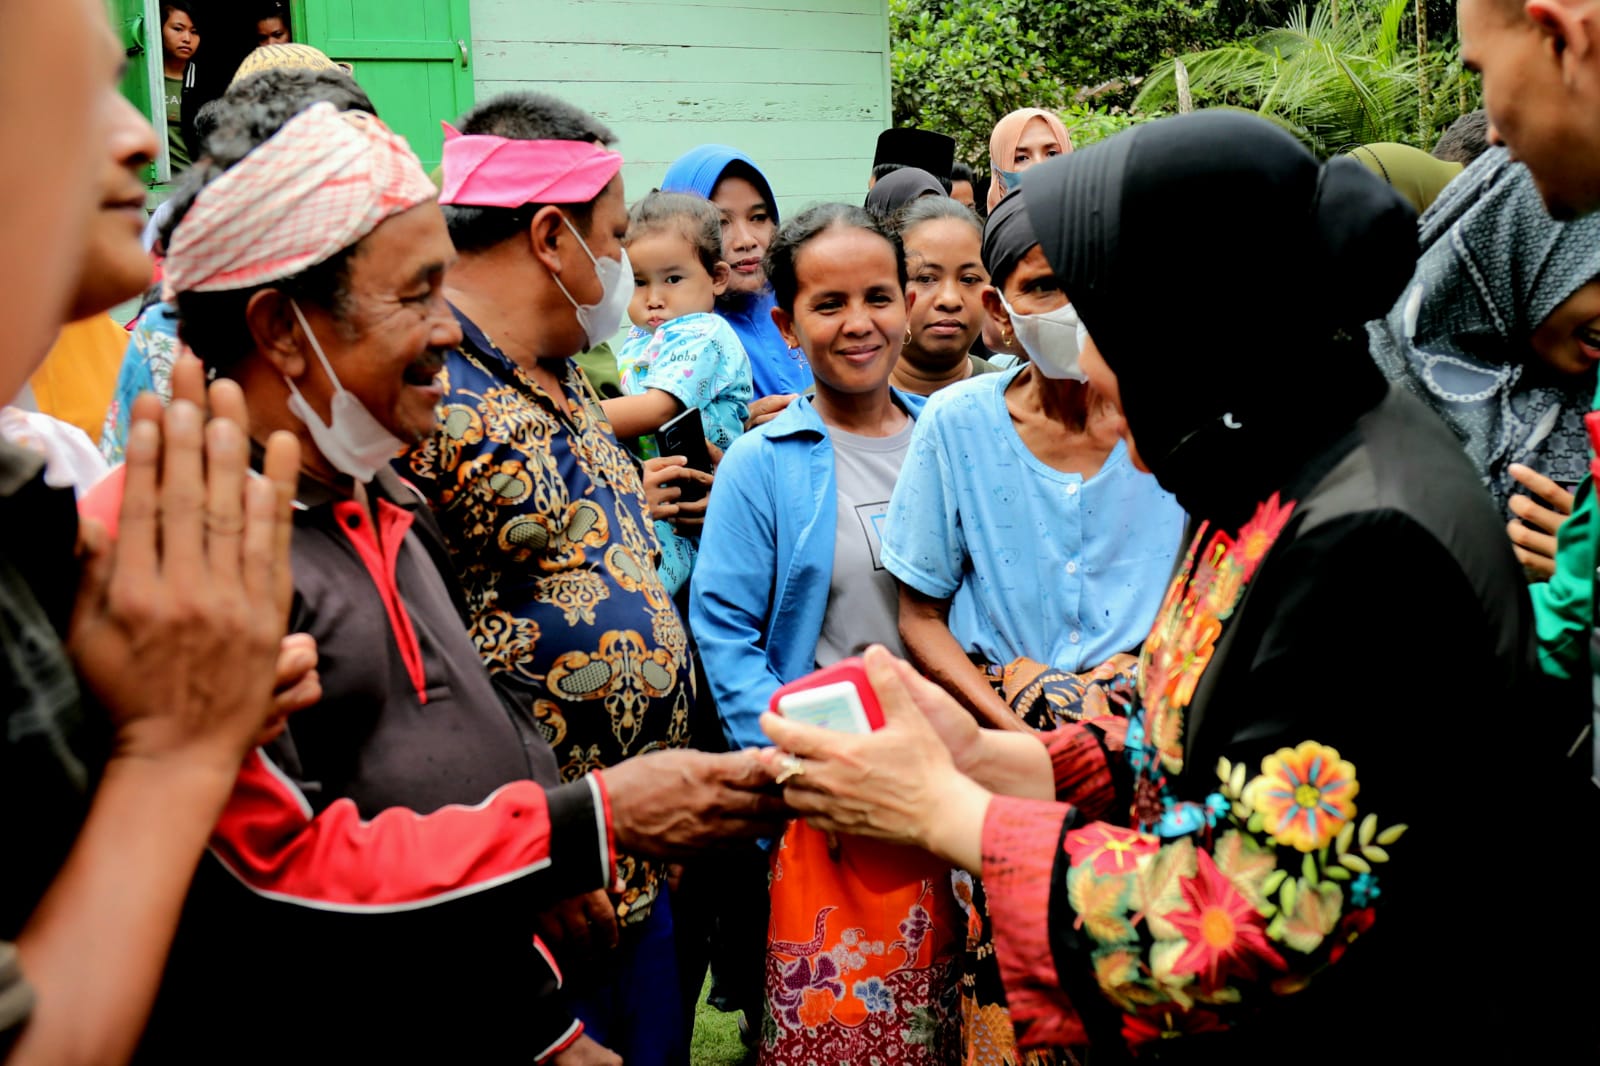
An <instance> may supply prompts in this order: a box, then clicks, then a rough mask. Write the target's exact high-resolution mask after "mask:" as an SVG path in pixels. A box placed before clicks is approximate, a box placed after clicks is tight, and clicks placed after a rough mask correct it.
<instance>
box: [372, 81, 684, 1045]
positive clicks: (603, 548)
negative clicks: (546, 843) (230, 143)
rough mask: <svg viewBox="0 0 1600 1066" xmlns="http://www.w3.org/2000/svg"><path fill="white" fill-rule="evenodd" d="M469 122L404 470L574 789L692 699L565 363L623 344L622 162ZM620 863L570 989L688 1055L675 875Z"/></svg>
mask: <svg viewBox="0 0 1600 1066" xmlns="http://www.w3.org/2000/svg"><path fill="white" fill-rule="evenodd" d="M459 125H460V129H461V131H460V132H459V133H457V132H456V131H455V130H453V129H450V130H447V131H446V140H445V148H444V182H443V192H442V194H441V197H440V200H441V203H443V204H444V214H445V220H446V222H447V223H448V224H449V227H450V236H451V239H452V240H453V241H454V243H455V246H456V249H457V251H458V252H459V253H460V255H461V259H460V262H459V263H458V264H457V265H456V266H455V267H453V268H452V269H451V271H450V275H449V277H448V278H447V279H446V281H445V295H446V297H447V298H448V299H449V302H450V304H451V305H452V307H453V308H454V311H455V320H456V321H457V322H458V323H459V326H460V329H461V332H462V335H463V341H462V343H461V345H460V347H459V348H458V349H457V350H456V351H454V352H451V353H450V354H449V356H448V357H447V359H446V361H445V367H444V374H443V376H442V377H441V379H440V380H441V383H442V384H443V386H444V389H445V396H444V406H443V407H442V409H441V419H440V425H439V428H438V429H437V430H436V431H435V432H434V433H432V434H431V435H429V436H428V437H427V438H426V439H424V440H423V441H422V442H421V443H420V444H419V445H418V446H417V447H415V448H413V449H412V450H411V452H410V453H409V455H407V456H406V457H405V458H404V459H403V460H399V461H397V463H396V469H398V470H399V471H400V472H401V474H402V475H403V476H405V477H406V478H407V479H408V480H410V481H412V482H413V483H414V484H416V486H417V487H418V488H419V489H420V490H421V491H422V493H423V494H424V495H425V496H426V497H427V498H428V502H429V503H430V504H431V505H432V507H433V511H434V514H435V516H436V517H437V519H438V521H439V524H440V526H441V527H442V528H443V529H444V534H445V539H446V541H447V542H448V543H449V545H450V559H451V562H452V563H453V564H454V566H455V570H456V574H457V576H458V577H459V578H460V580H461V584H462V586H463V587H464V588H465V590H466V595H467V606H468V609H469V611H470V613H471V615H472V619H473V625H472V637H473V640H474V641H475V642H476V643H477V647H478V652H479V654H480V655H482V657H483V660H484V662H485V663H487V664H488V666H489V669H490V671H491V672H493V673H494V674H495V675H496V678H497V680H499V681H500V682H502V683H503V684H504V685H506V686H507V687H508V688H510V689H511V690H513V691H514V692H515V693H516V694H517V699H518V701H519V703H520V704H521V705H522V706H524V707H527V708H529V709H530V710H531V711H532V714H533V718H534V720H535V721H536V723H537V724H538V727H539V729H540V731H541V732H542V733H543V735H544V737H545V739H547V740H548V741H549V742H550V745H551V747H552V748H554V749H555V754H556V762H557V764H558V766H559V769H560V773H561V777H562V779H563V780H565V781H576V780H580V779H581V778H582V777H583V776H584V775H585V774H587V773H589V772H590V771H592V770H595V769H597V768H600V767H609V766H617V765H626V763H625V762H624V760H626V759H627V758H629V757H630V756H633V755H636V754H638V753H640V752H645V751H654V750H658V749H663V748H681V747H684V746H686V745H687V744H688V743H689V733H690V711H691V708H692V707H693V706H694V704H695V683H694V679H693V670H692V667H691V663H690V655H689V646H688V643H689V642H688V637H687V634H686V633H685V630H684V627H683V624H682V621H681V620H680V619H679V617H678V612H677V609H676V607H675V606H674V605H673V602H672V599H671V597H670V596H669V595H668V594H667V591H666V589H665V588H663V587H662V585H661V582H660V579H659V578H658V577H657V575H656V564H657V556H658V552H659V548H658V545H657V543H656V538H655V532H654V529H653V525H652V522H651V519H650V514H649V511H648V508H647V505H646V502H645V497H644V493H643V490H642V488H641V484H640V476H639V471H638V468H637V467H636V466H635V465H634V461H633V459H632V458H631V456H630V455H629V453H628V452H627V450H626V449H624V448H622V447H621V446H620V445H619V444H618V443H617V440H616V438H615V436H614V435H613V434H612V432H611V427H610V424H609V423H608V422H607V421H606V419H605V416H604V415H603V414H602V413H601V410H600V406H599V402H598V399H597V397H596V396H595V393H594V390H593V389H592V388H591V387H590V384H589V381H588V379H587V378H586V377H585V376H584V374H583V371H582V370H581V369H579V368H578V366H577V365H576V364H575V363H574V362H573V356H575V355H576V354H578V353H579V352H582V351H585V350H586V349H589V348H593V347H594V346H595V345H597V344H599V343H601V342H603V341H606V340H608V339H609V338H610V337H611V336H612V335H613V334H615V333H616V332H617V330H618V328H619V327H620V326H621V325H622V323H623V316H624V315H625V313H626V312H627V308H628V301H629V299H630V298H631V297H632V294H633V287H634V281H633V272H632V270H631V268H630V267H629V265H628V261H627V255H626V254H625V253H624V252H623V250H622V247H621V244H620V241H621V238H622V236H623V233H624V232H625V230H626V228H627V224H628V215H627V210H626V205H625V203H624V201H623V191H622V178H621V174H620V171H621V169H622V157H621V156H620V155H618V154H617V153H616V152H613V151H611V150H609V149H608V148H607V147H606V146H607V144H608V143H609V142H610V141H611V140H612V136H611V132H610V131H609V130H608V129H606V128H605V127H604V126H603V125H601V124H600V123H599V122H597V121H596V120H595V119H594V118H593V117H592V116H590V115H589V114H587V113H585V112H583V111H581V110H579V109H577V108H575V107H572V106H570V105H568V104H566V103H563V102H562V101H560V100H556V99H553V98H551V97H547V96H538V95H535V94H528V93H513V94H507V95H505V96H500V97H496V98H495V99H492V100H488V101H486V102H484V103H482V104H480V105H478V106H477V107H476V108H474V109H473V110H472V111H470V112H468V113H467V115H466V116H465V117H464V118H463V119H462V121H461V122H460V124H459ZM609 772H610V771H607V773H608V774H609ZM628 850H629V849H627V848H624V851H625V852H626V851H628ZM620 870H621V874H622V877H621V884H620V891H617V892H614V893H613V894H612V899H611V901H610V906H609V907H605V901H604V900H599V901H597V902H598V904H599V905H600V906H601V907H603V908H605V909H603V910H599V911H597V910H596V909H593V907H591V909H589V910H588V911H587V912H586V914H585V915H584V919H585V920H569V921H568V922H567V923H566V927H567V931H568V934H569V937H568V942H567V943H566V944H565V945H563V948H558V951H557V955H558V958H560V959H561V960H562V962H563V964H564V965H566V966H567V969H568V973H567V978H568V980H567V986H566V991H567V993H568V996H569V998H570V1001H571V1002H572V1003H573V1005H574V1009H575V1010H576V1012H577V1014H578V1017H580V1018H582V1019H583V1021H584V1023H585V1024H586V1025H587V1026H588V1027H589V1032H590V1033H591V1034H592V1035H593V1036H594V1037H595V1039H597V1040H599V1041H600V1042H601V1043H603V1044H605V1045H606V1046H607V1047H609V1048H612V1049H613V1050H614V1051H616V1052H618V1053H619V1054H620V1055H621V1056H622V1058H623V1061H624V1062H627V1063H628V1064H629V1066H648V1064H651V1063H662V1064H666V1063H672V1062H681V1061H684V1058H685V1056H686V1054H687V1033H686V1032H685V1030H686V1028H687V1026H686V1024H685V1023H686V1021H687V1019H686V1018H685V1017H684V1015H683V1011H682V1006H681V1003H680V997H679V981H678V971H677V962H676V953H675V951H674V948H673V924H672V916H671V913H670V910H669V908H670V906H671V904H670V901H669V899H668V895H667V892H666V869H665V867H664V866H662V865H660V864H659V863H656V862H652V861H650V859H649V858H648V857H646V856H643V855H639V854H637V853H633V854H625V855H623V856H622V857H621V858H620ZM612 912H614V914H615V920H614V923H613V921H612V919H611V913H612ZM571 917H574V916H570V915H569V918H571ZM591 923H593V924H591ZM618 927H620V934H619V932H618ZM591 928H592V929H593V930H594V932H593V935H592V936H591V935H590V934H589V933H588V932H587V930H589V929H591ZM617 941H620V942H618V943H617V946H616V948H615V950H611V951H605V950H587V951H586V950H584V949H585V948H591V946H592V945H595V944H598V945H599V946H600V947H602V948H603V947H606V946H609V943H611V942H617ZM563 949H564V950H565V954H563Z"/></svg>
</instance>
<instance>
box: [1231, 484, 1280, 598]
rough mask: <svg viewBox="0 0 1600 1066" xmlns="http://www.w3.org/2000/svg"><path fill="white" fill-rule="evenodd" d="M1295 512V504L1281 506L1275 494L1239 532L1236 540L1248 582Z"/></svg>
mask: <svg viewBox="0 0 1600 1066" xmlns="http://www.w3.org/2000/svg"><path fill="white" fill-rule="evenodd" d="M1293 512H1294V504H1293V503H1287V504H1280V503H1279V502H1278V494H1277V493H1276V492H1274V493H1273V494H1272V498H1271V499H1269V500H1267V501H1266V502H1265V503H1263V504H1261V505H1260V506H1259V507H1257V508H1256V513H1255V515H1254V516H1253V517H1252V518H1251V519H1250V521H1248V522H1246V523H1245V524H1244V527H1243V528H1242V529H1240V530H1239V535H1238V537H1237V538H1235V539H1236V541H1237V543H1238V545H1239V562H1240V563H1241V564H1242V565H1243V566H1244V579H1245V580H1246V581H1249V580H1250V579H1251V578H1252V577H1254V576H1255V572H1256V567H1258V566H1260V565H1261V560H1263V559H1265V558H1266V557H1267V552H1269V551H1271V550H1272V545H1273V544H1274V543H1275V542H1276V541H1277V539H1278V534H1280V533H1282V532H1283V527H1284V526H1286V525H1288V524H1289V515H1290V514H1292V513H1293Z"/></svg>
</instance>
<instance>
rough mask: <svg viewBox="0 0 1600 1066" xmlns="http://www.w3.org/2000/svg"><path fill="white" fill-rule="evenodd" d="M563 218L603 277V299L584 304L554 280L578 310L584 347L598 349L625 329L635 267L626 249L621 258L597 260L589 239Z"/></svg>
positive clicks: (599, 276) (598, 276)
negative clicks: (584, 237)
mask: <svg viewBox="0 0 1600 1066" xmlns="http://www.w3.org/2000/svg"><path fill="white" fill-rule="evenodd" d="M561 221H563V222H565V223H566V224H567V228H568V229H569V230H571V231H572V235H573V236H574V237H576V238H578V244H579V246H580V247H582V248H583V254H584V255H587V256H588V257H589V261H590V262H591V263H593V264H594V276H595V277H597V278H599V279H600V301H599V302H598V303H592V304H581V303H579V302H578V301H577V300H575V299H573V298H572V293H570V292H568V291H567V287H566V286H565V285H563V284H561V279H560V278H555V279H553V280H554V281H555V283H556V287H557V288H559V289H560V290H561V295H563V296H565V297H566V298H567V302H568V303H570V304H572V307H573V309H574V310H575V311H577V313H578V325H579V326H580V327H582V329H583V337H584V350H585V351H587V350H589V349H591V348H598V347H599V346H600V345H602V344H604V343H605V342H606V341H608V340H610V339H611V338H612V337H614V336H616V334H617V330H619V329H621V328H622V320H623V319H624V318H625V317H627V314H628V303H629V302H630V301H631V300H632V299H633V266H632V264H630V263H629V262H628V252H627V249H623V251H622V258H621V259H610V258H607V259H598V258H596V257H595V254H594V253H593V252H592V251H590V250H589V242H588V241H586V240H584V239H583V234H581V233H579V232H578V228H577V227H576V226H574V225H573V224H572V220H571V219H570V218H568V217H567V216H566V215H562V216H561Z"/></svg>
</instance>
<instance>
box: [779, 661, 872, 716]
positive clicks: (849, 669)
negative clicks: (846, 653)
mask: <svg viewBox="0 0 1600 1066" xmlns="http://www.w3.org/2000/svg"><path fill="white" fill-rule="evenodd" d="M840 681H848V682H850V683H851V684H853V685H855V687H856V695H858V696H860V697H861V709H862V711H864V712H865V713H866V716H867V724H868V725H870V726H871V727H872V728H873V729H882V728H883V708H882V707H881V706H879V704H878V694H877V693H876V692H873V691H872V685H871V684H870V683H869V682H868V681H867V668H866V666H865V665H864V664H863V663H862V662H861V659H860V658H859V657H856V656H852V657H851V658H849V659H840V660H839V661H838V662H836V663H834V664H833V665H832V666H825V667H823V668H822V669H821V670H818V671H816V672H815V673H811V674H807V675H806V676H805V677H802V678H800V680H798V681H791V682H789V683H788V684H787V685H784V686H783V687H782V688H780V689H779V690H778V691H776V692H774V693H773V694H772V699H771V700H769V701H768V703H767V709H768V710H770V711H771V712H772V713H773V714H782V713H783V712H782V711H780V710H778V701H779V700H781V699H783V698H784V697H785V696H788V695H791V694H793V693H796V692H805V691H807V690H808V689H814V688H821V687H822V686H823V685H835V684H838V683H839V682H840Z"/></svg>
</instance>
